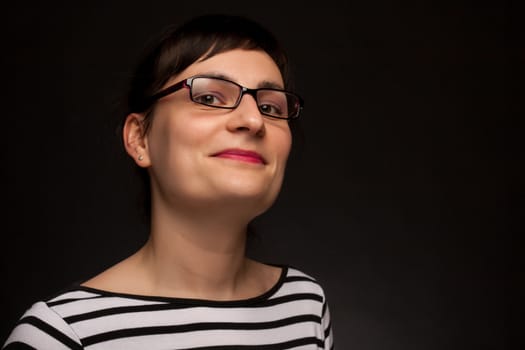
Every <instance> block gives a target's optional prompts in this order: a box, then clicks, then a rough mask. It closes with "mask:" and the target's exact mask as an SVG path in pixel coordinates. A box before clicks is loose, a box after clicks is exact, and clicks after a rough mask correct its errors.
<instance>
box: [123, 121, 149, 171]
mask: <svg viewBox="0 0 525 350" xmlns="http://www.w3.org/2000/svg"><path fill="white" fill-rule="evenodd" d="M122 138H123V141H124V148H125V149H126V152H128V154H129V156H130V157H131V158H133V159H134V160H135V163H137V165H138V166H140V167H143V168H147V167H149V166H150V165H151V162H150V158H149V153H148V147H147V145H148V144H147V140H146V133H145V130H144V115H142V114H139V113H131V114H129V115H128V116H127V117H126V120H125V121H124V127H123V128H122Z"/></svg>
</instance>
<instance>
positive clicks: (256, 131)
mask: <svg viewBox="0 0 525 350" xmlns="http://www.w3.org/2000/svg"><path fill="white" fill-rule="evenodd" d="M227 126H228V130H230V131H231V132H239V131H242V132H248V133H250V134H253V135H256V136H259V137H260V136H264V133H265V123H264V116H263V115H262V114H261V112H260V111H259V107H258V106H257V101H255V98H254V97H253V96H251V95H249V94H245V95H243V96H242V98H241V102H240V103H239V105H238V106H237V108H235V109H234V110H232V112H231V118H230V119H229V120H228V125H227Z"/></svg>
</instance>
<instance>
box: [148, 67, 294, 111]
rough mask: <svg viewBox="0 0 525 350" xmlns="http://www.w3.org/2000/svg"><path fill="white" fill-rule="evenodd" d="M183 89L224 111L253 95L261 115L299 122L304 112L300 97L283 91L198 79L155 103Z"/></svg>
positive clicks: (172, 88) (168, 91) (181, 83)
mask: <svg viewBox="0 0 525 350" xmlns="http://www.w3.org/2000/svg"><path fill="white" fill-rule="evenodd" d="M182 88H187V89H190V99H191V100H192V101H193V102H195V103H198V104H201V105H205V106H209V107H214V108H224V109H235V108H237V106H238V105H239V103H241V100H242V97H243V96H244V95H246V94H248V95H251V96H252V97H253V98H254V99H255V101H256V102H257V107H258V108H259V112H261V114H263V115H266V116H269V117H272V118H278V119H287V120H291V119H295V118H298V117H299V114H300V112H301V110H302V108H303V104H304V103H303V100H302V98H301V97H300V96H298V95H296V94H294V93H292V92H289V91H285V90H281V89H275V88H259V89H249V88H246V87H244V86H241V85H239V84H237V83H234V82H233V81H229V80H226V79H223V78H218V77H207V76H194V77H190V78H187V79H184V80H182V81H179V82H178V83H175V84H174V85H171V86H169V87H167V88H166V89H164V90H161V91H159V92H157V93H156V94H154V95H153V96H152V97H151V101H152V102H153V101H155V100H158V99H160V98H161V97H164V96H167V95H169V94H172V93H174V92H175V91H178V90H180V89H182Z"/></svg>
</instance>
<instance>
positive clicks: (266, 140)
mask: <svg viewBox="0 0 525 350" xmlns="http://www.w3.org/2000/svg"><path fill="white" fill-rule="evenodd" d="M287 64H288V63H287V59H286V55H285V53H284V52H283V51H282V49H281V48H280V47H279V45H278V43H277V41H276V40H275V38H274V37H273V36H272V35H271V34H270V33H269V32H268V31H266V30H265V29H263V28H262V27H260V26H259V25H258V24H256V23H254V22H252V21H250V20H247V19H243V18H240V17H234V16H223V15H207V16H202V17H198V18H195V19H194V20H192V21H189V22H187V23H186V24H185V25H183V26H181V27H180V28H178V29H174V30H170V31H168V32H167V33H166V34H165V35H164V36H163V37H162V38H161V39H160V41H159V42H158V44H157V45H156V46H154V47H153V48H152V49H151V50H150V51H149V52H148V53H147V54H146V56H145V57H144V58H143V59H142V61H141V62H140V64H139V66H138V68H137V71H136V74H135V76H134V79H133V80H132V84H131V89H130V92H129V98H128V100H129V103H128V105H129V110H128V112H127V113H126V117H125V120H124V122H123V128H122V136H123V144H124V147H125V149H126V152H127V153H128V154H129V156H130V157H131V158H132V159H133V160H134V161H135V163H136V164H137V166H138V167H139V168H140V169H142V171H143V172H144V174H145V175H146V176H147V179H148V184H149V198H150V205H149V207H150V214H151V215H150V221H151V224H150V236H149V239H148V241H147V243H146V244H145V245H144V246H143V247H142V248H141V249H140V250H139V251H137V252H136V253H135V254H133V255H132V256H130V257H128V258H127V259H125V260H123V261H122V262H120V263H118V264H116V265H115V266H113V267H111V268H109V269H108V270H106V271H104V272H102V273H101V274H99V275H97V276H95V277H93V278H92V279H89V280H88V281H85V282H84V283H82V284H81V285H75V286H72V287H70V288H68V289H66V290H65V291H62V292H60V293H59V294H58V295H56V296H55V297H53V298H51V299H49V300H47V301H45V302H37V303H35V304H34V305H33V306H32V308H30V309H29V310H28V311H27V312H26V314H25V315H24V316H22V318H21V320H20V322H19V324H18V325H17V326H16V328H15V329H14V330H13V332H12V334H11V336H10V337H9V339H8V340H7V342H6V344H5V345H4V349H13V348H28V347H23V346H30V347H32V348H37V349H53V350H56V349H127V350H132V349H148V350H153V349H291V348H294V349H331V348H333V335H332V330H331V324H330V315H329V311H328V306H327V305H328V304H327V301H326V299H325V295H324V293H323V290H322V288H321V286H320V285H319V284H318V283H317V282H316V281H315V280H314V279H312V278H311V277H309V276H308V275H306V274H304V273H303V272H301V271H299V270H297V269H294V268H291V267H288V266H277V265H269V264H264V263H261V262H257V261H254V260H251V259H249V258H248V257H246V255H245V245H246V238H247V237H246V236H247V227H248V224H249V223H250V221H251V220H253V219H254V218H255V217H257V216H258V215H260V214H261V213H263V212H264V211H266V210H267V209H268V208H269V207H270V206H271V205H272V203H273V202H274V200H275V199H276V197H277V195H278V193H279V190H280V188H281V184H282V181H283V176H284V172H285V166H286V161H287V158H288V155H289V152H290V148H291V144H292V136H291V129H290V127H291V126H293V123H294V119H296V118H297V117H299V115H300V112H301V109H302V105H303V102H302V100H301V98H300V97H299V96H297V95H296V94H294V93H293V92H290V91H288V90H287V89H289V87H290V82H289V79H288V70H287Z"/></svg>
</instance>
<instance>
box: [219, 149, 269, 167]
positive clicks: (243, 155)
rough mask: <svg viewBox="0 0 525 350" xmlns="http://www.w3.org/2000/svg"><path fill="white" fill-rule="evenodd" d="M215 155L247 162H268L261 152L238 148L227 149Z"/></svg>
mask: <svg viewBox="0 0 525 350" xmlns="http://www.w3.org/2000/svg"><path fill="white" fill-rule="evenodd" d="M213 157H219V158H227V159H233V160H238V161H241V162H247V163H255V164H266V161H265V160H264V158H263V157H262V156H261V155H260V154H259V153H257V152H254V151H248V150H244V149H237V148H236V149H225V150H223V151H220V152H218V153H215V154H214V155H213Z"/></svg>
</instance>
